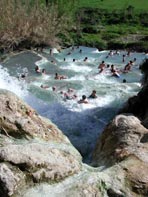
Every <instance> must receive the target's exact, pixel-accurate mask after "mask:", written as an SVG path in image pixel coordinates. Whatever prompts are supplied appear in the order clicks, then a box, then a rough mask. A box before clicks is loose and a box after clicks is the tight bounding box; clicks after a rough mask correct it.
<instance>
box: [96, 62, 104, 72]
mask: <svg viewBox="0 0 148 197" xmlns="http://www.w3.org/2000/svg"><path fill="white" fill-rule="evenodd" d="M104 68H105V63H104V61H102V63H101V64H100V65H99V66H98V69H100V71H99V73H101V72H102V71H103V70H104Z"/></svg>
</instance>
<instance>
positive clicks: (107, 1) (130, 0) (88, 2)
mask: <svg viewBox="0 0 148 197" xmlns="http://www.w3.org/2000/svg"><path fill="white" fill-rule="evenodd" d="M130 5H131V6H133V7H134V8H135V9H136V10H142V11H147V10H148V1H147V0H78V4H77V7H79V8H82V7H87V8H99V9H107V10H109V11H111V10H115V9H126V8H127V7H128V6H130Z"/></svg>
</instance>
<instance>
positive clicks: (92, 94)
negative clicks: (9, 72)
mask: <svg viewBox="0 0 148 197" xmlns="http://www.w3.org/2000/svg"><path fill="white" fill-rule="evenodd" d="M96 93H97V92H96V90H93V91H92V93H91V95H90V96H89V97H88V98H93V99H94V98H97V95H96Z"/></svg>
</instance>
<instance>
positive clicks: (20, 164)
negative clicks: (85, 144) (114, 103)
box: [0, 90, 148, 197]
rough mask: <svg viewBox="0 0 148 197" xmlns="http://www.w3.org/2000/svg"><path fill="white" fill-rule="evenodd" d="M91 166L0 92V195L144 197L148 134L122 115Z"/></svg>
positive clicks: (46, 122) (22, 105) (53, 131)
mask: <svg viewBox="0 0 148 197" xmlns="http://www.w3.org/2000/svg"><path fill="white" fill-rule="evenodd" d="M92 164H93V165H94V166H95V167H91V166H88V165H86V164H83V163H82V159H81V156H80V154H79V153H78V151H77V150H76V149H75V148H74V147H73V146H72V145H71V143H70V142H69V140H68V139H67V137H66V136H64V135H63V134H62V132H61V131H60V130H59V129H58V128H57V127H56V126H55V125H54V124H53V123H52V122H50V121H49V120H47V119H45V118H43V117H41V116H39V115H38V114H37V112H35V111H34V110H33V109H32V108H31V107H30V106H28V105H27V104H25V103H24V102H23V101H22V100H20V99H19V98H18V97H17V96H15V95H14V94H13V93H10V92H8V91H5V90H0V196H2V197H10V196H11V197H41V196H42V197H49V196H50V197H71V196H72V197H82V196H84V197H146V196H148V129H146V128H145V127H144V126H143V125H142V124H141V121H140V120H139V119H138V118H136V117H135V116H133V115H129V114H126V115H125V114H124V115H123V114H121V115H118V116H116V117H115V119H114V120H113V121H111V122H110V123H109V124H108V125H107V127H106V128H105V130H104V131H103V133H102V135H101V136H100V137H99V139H98V142H97V144H96V148H95V151H94V154H93V161H92Z"/></svg>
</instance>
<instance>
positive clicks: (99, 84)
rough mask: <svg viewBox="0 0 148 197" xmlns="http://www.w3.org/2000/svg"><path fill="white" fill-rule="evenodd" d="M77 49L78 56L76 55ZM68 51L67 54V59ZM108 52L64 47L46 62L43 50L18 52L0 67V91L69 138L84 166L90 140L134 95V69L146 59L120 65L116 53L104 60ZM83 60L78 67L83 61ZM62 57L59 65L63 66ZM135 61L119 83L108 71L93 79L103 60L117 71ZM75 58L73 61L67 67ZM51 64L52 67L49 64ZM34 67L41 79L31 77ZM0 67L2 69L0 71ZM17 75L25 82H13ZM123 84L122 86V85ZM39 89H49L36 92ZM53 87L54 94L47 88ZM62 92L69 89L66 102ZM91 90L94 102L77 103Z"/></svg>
mask: <svg viewBox="0 0 148 197" xmlns="http://www.w3.org/2000/svg"><path fill="white" fill-rule="evenodd" d="M80 49H81V50H82V53H80V52H79V51H80ZM69 52H70V55H67V54H68V53H69ZM108 53H109V51H100V52H99V51H98V50H97V49H95V48H87V47H79V48H76V47H75V49H74V50H72V48H68V49H65V50H62V51H61V52H60V53H58V51H56V50H54V51H53V55H52V57H51V56H50V55H49V49H44V50H43V52H24V53H22V54H19V55H15V56H12V57H11V58H9V59H8V60H6V61H5V63H3V66H0V74H1V78H0V87H1V88H4V89H8V90H11V91H13V92H14V93H16V94H17V95H18V96H20V97H21V98H23V99H24V100H25V101H26V102H27V103H29V104H30V105H31V106H32V107H34V108H35V109H36V110H37V111H38V112H39V113H40V114H41V115H43V116H46V117H48V118H50V119H51V120H52V121H53V122H54V123H55V124H56V125H57V126H58V127H59V128H60V129H61V130H62V131H63V132H64V133H65V134H66V135H67V136H68V137H69V139H70V141H71V142H72V144H73V145H74V146H75V147H76V148H77V149H78V150H79V151H80V153H81V154H82V155H83V157H84V159H85V161H86V162H88V161H89V159H90V155H91V153H92V151H93V148H94V146H95V143H96V140H97V138H98V136H99V134H100V133H101V131H102V130H103V128H104V127H105V125H106V124H107V123H108V122H109V121H110V120H111V119H112V118H113V117H114V115H115V114H116V113H117V112H118V110H119V108H120V107H122V105H123V103H124V102H125V101H126V100H127V99H128V98H129V97H130V96H132V95H135V94H137V92H138V91H139V90H140V86H141V85H140V80H141V78H142V74H141V71H140V70H139V64H141V63H142V62H143V60H144V59H145V58H146V56H145V54H144V53H136V52H134V53H131V54H130V56H126V58H125V62H124V63H123V62H122V55H123V54H127V52H126V51H120V54H118V55H113V56H109V57H108V58H106V56H107V54H108ZM85 57H88V60H87V61H86V62H84V61H83V60H84V58H85ZM64 58H65V61H64ZM134 58H136V62H135V63H134V65H133V66H132V69H131V71H130V72H129V73H126V74H123V73H121V75H120V77H119V78H116V77H113V76H111V72H110V69H107V68H106V69H105V71H103V72H102V73H101V74H98V65H99V64H100V63H101V62H102V61H103V60H104V61H105V63H106V65H107V64H110V65H111V64H114V65H115V67H116V68H118V69H120V70H122V69H123V68H124V66H125V65H126V64H127V63H128V62H129V61H130V60H133V59H134ZM73 59H75V62H73ZM52 61H54V62H52ZM35 65H38V66H39V67H40V69H43V68H45V69H46V74H37V73H35ZM4 66H5V69H4ZM56 72H57V73H59V74H60V75H65V76H67V79H63V80H55V79H54V75H55V73H56ZM22 73H25V74H26V75H27V77H26V78H25V79H18V77H19V76H21V74H22ZM123 79H126V81H127V82H126V83H123ZM41 85H44V86H48V87H49V88H47V89H44V88H41ZM53 86H55V87H56V91H53V90H52V87H53ZM68 88H72V89H73V90H74V92H73V93H71V95H73V94H75V95H77V97H76V98H75V99H72V100H66V99H64V96H63V94H61V92H67V90H68ZM94 89H95V90H96V91H97V96H98V97H97V98H96V99H88V102H89V103H88V104H78V100H79V99H81V96H82V95H83V94H85V95H86V96H89V95H90V93H91V92H92V90H94Z"/></svg>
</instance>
